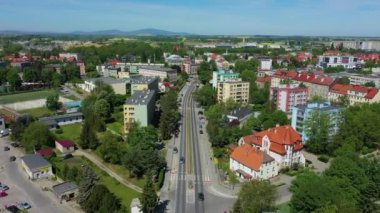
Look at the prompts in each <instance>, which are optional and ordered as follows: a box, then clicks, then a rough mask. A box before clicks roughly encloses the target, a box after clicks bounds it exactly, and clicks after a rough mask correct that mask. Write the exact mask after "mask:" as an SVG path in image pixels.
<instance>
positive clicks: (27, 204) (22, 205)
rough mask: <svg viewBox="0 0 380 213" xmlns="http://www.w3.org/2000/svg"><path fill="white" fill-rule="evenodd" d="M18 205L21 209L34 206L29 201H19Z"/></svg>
mask: <svg viewBox="0 0 380 213" xmlns="http://www.w3.org/2000/svg"><path fill="white" fill-rule="evenodd" d="M18 207H19V208H20V209H30V208H32V206H31V205H30V204H29V203H27V202H19V203H18Z"/></svg>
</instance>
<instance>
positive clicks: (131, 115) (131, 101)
mask: <svg viewBox="0 0 380 213" xmlns="http://www.w3.org/2000/svg"><path fill="white" fill-rule="evenodd" d="M154 109H155V91H152V90H146V91H135V92H134V94H133V95H132V96H131V97H130V98H128V99H127V100H126V102H125V104H124V133H128V132H129V129H130V128H131V126H132V125H133V124H134V123H139V125H140V126H142V127H145V126H148V125H149V124H151V123H152V120H153V115H154Z"/></svg>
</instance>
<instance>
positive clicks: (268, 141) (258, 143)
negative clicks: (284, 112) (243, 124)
mask: <svg viewBox="0 0 380 213" xmlns="http://www.w3.org/2000/svg"><path fill="white" fill-rule="evenodd" d="M244 144H248V145H251V146H252V147H254V148H258V149H260V150H261V151H263V152H265V153H266V154H268V155H269V156H271V157H272V158H274V159H275V161H276V164H277V166H278V167H279V168H284V167H290V166H292V165H293V164H300V165H304V164H305V157H304V156H303V154H302V152H301V151H302V149H303V143H302V139H301V136H300V135H299V134H298V133H297V132H296V131H295V130H294V129H293V128H292V127H291V126H290V125H286V126H276V127H274V128H271V129H268V130H265V131H261V132H255V133H253V134H252V135H248V136H244V137H242V138H240V140H239V146H242V145H244Z"/></svg>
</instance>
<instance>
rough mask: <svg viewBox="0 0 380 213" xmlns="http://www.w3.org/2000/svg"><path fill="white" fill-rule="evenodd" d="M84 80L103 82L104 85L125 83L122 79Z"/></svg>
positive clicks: (101, 78)
mask: <svg viewBox="0 0 380 213" xmlns="http://www.w3.org/2000/svg"><path fill="white" fill-rule="evenodd" d="M84 80H85V81H88V82H96V81H103V82H104V83H105V84H120V83H124V82H125V80H123V79H116V78H111V77H100V78H87V79H84Z"/></svg>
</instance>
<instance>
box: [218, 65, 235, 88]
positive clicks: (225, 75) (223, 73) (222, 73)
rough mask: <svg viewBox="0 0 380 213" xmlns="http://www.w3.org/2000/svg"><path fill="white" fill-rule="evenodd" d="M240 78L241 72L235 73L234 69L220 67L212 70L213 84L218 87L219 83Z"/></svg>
mask: <svg viewBox="0 0 380 213" xmlns="http://www.w3.org/2000/svg"><path fill="white" fill-rule="evenodd" d="M238 78H239V73H234V71H232V70H224V69H221V68H218V70H217V71H214V72H212V86H213V87H214V88H216V87H217V86H218V83H222V82H224V81H228V80H231V79H238Z"/></svg>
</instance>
